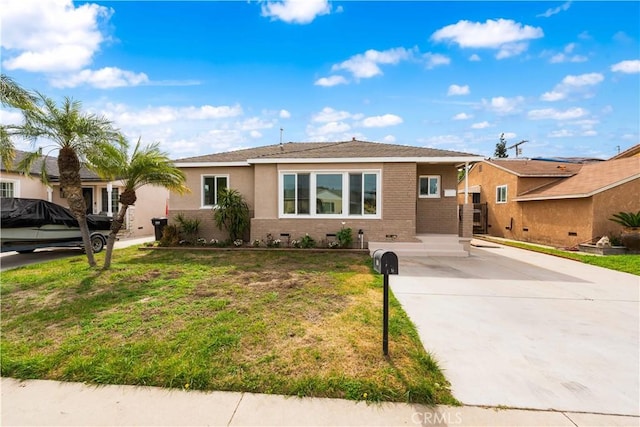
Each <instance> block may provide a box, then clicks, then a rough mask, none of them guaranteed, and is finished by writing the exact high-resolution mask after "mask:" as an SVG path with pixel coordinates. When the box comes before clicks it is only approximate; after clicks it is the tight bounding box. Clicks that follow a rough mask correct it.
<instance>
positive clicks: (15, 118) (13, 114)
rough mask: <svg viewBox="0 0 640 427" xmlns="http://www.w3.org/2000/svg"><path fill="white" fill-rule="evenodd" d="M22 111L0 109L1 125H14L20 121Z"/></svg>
mask: <svg viewBox="0 0 640 427" xmlns="http://www.w3.org/2000/svg"><path fill="white" fill-rule="evenodd" d="M22 119H23V116H22V113H20V112H18V111H17V110H5V109H4V108H2V109H0V124H3V125H16V124H18V123H22Z"/></svg>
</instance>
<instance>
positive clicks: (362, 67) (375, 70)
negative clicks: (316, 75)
mask: <svg viewBox="0 0 640 427" xmlns="http://www.w3.org/2000/svg"><path fill="white" fill-rule="evenodd" d="M412 56H413V51H411V50H407V49H405V48H403V47H398V48H393V49H388V50H384V51H378V50H375V49H369V50H367V51H366V52H365V53H359V54H357V55H354V56H352V57H351V58H349V59H347V60H346V61H343V62H341V63H340V64H335V65H333V66H332V67H331V71H338V70H347V71H349V72H350V73H351V74H353V76H354V77H355V78H357V79H366V78H370V77H374V76H377V75H380V74H382V70H381V69H380V67H379V65H382V64H384V65H395V64H398V63H399V62H400V61H404V60H407V59H409V58H411V57H412Z"/></svg>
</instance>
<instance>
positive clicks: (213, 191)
mask: <svg viewBox="0 0 640 427" xmlns="http://www.w3.org/2000/svg"><path fill="white" fill-rule="evenodd" d="M228 187H229V176H228V175H203V176H202V207H203V208H210V207H213V206H216V205H217V204H218V195H219V194H220V192H221V191H222V190H224V189H225V188H228Z"/></svg>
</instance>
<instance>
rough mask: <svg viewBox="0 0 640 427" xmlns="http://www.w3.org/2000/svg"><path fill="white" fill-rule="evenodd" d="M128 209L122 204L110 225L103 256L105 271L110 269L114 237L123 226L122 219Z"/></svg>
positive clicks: (114, 242) (127, 206)
mask: <svg viewBox="0 0 640 427" xmlns="http://www.w3.org/2000/svg"><path fill="white" fill-rule="evenodd" d="M128 208H129V205H126V204H124V203H123V204H122V207H120V210H119V211H118V214H117V215H116V217H115V218H114V219H113V222H112V223H111V232H110V233H109V238H108V239H107V250H106V252H105V256H104V269H105V270H108V269H109V268H110V267H111V255H112V254H113V246H114V245H115V244H116V236H117V235H118V232H119V231H120V229H121V228H122V225H123V224H124V217H125V215H126V214H127V209H128Z"/></svg>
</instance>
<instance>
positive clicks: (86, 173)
mask: <svg viewBox="0 0 640 427" xmlns="http://www.w3.org/2000/svg"><path fill="white" fill-rule="evenodd" d="M27 154H29V153H27V152H26V151H20V150H15V159H14V160H13V167H12V168H11V172H17V170H16V166H17V165H18V163H20V162H21V161H22V159H24V158H25V156H26V155H27ZM42 162H44V163H45V170H46V171H47V175H49V180H50V181H52V182H58V181H59V180H60V170H59V169H58V158H57V157H54V156H43V157H42V158H41V159H39V160H38V161H36V162H34V164H33V165H32V166H31V170H30V171H29V173H30V174H31V175H37V176H40V172H41V170H42ZM0 168H1V170H2V171H5V167H4V165H1V166H0ZM80 179H82V180H83V181H103V180H102V179H101V178H100V177H99V176H98V175H97V174H95V173H94V172H92V171H90V170H89V169H87V168H86V167H84V166H82V167H81V168H80Z"/></svg>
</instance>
